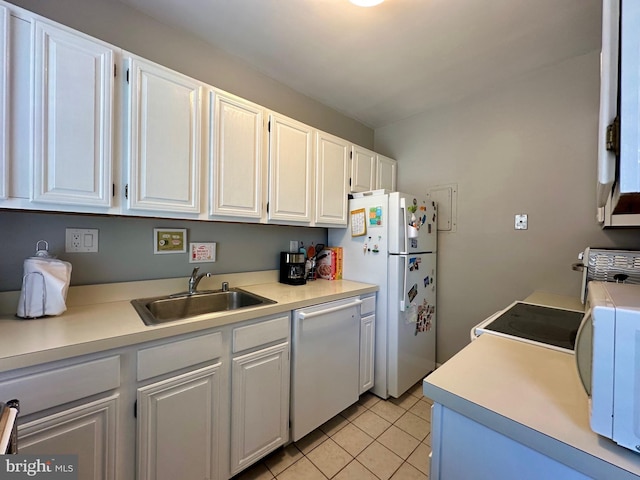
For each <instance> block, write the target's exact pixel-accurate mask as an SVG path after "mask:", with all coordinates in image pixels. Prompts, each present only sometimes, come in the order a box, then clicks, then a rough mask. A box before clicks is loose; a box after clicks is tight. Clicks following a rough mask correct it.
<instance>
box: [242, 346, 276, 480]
mask: <svg viewBox="0 0 640 480" xmlns="http://www.w3.org/2000/svg"><path fill="white" fill-rule="evenodd" d="M231 383H232V387H231V388H232V394H231V399H232V401H231V404H232V407H231V408H232V412H231V475H234V474H236V473H237V472H239V471H240V470H242V469H244V468H246V467H247V466H249V465H250V464H251V463H253V462H254V461H256V460H257V459H259V458H261V457H263V456H264V455H266V454H267V453H269V452H271V451H272V450H275V449H276V448H278V447H279V446H280V445H283V444H284V443H286V442H287V440H288V431H289V344H288V343H282V344H279V345H275V346H273V347H269V348H265V349H262V350H259V351H257V352H253V353H249V354H246V355H243V356H240V357H236V358H234V359H233V360H232V373H231Z"/></svg>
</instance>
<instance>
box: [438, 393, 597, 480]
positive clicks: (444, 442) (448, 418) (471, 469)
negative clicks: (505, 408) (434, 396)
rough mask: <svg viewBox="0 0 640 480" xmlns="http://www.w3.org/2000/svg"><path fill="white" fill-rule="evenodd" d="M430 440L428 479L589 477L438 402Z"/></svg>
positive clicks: (573, 479)
mask: <svg viewBox="0 0 640 480" xmlns="http://www.w3.org/2000/svg"><path fill="white" fill-rule="evenodd" d="M431 437H432V440H431V448H432V456H431V467H430V474H429V478H430V479H431V480H449V479H452V478H461V479H462V478H464V479H466V478H470V479H471V478H472V479H474V480H495V479H499V478H505V479H506V478H517V479H518V480H539V479H541V478H550V479H551V478H558V479H560V478H561V479H562V480H587V479H589V478H591V477H588V476H586V475H583V474H582V473H580V472H577V471H575V470H573V469H572V468H570V467H568V466H567V465H564V464H562V463H560V462H558V461H556V460H554V459H552V458H550V457H547V456H546V455H544V454H542V453H540V452H538V451H536V450H533V449H531V448H529V447H527V446H525V445H523V444H521V443H518V442H516V441H515V440H512V439H511V438H509V437H507V436H505V435H502V434H501V433H498V432H496V431H494V430H491V429H490V428H487V427H485V426H484V425H481V424H480V423H477V422H474V421H473V420H471V419H470V418H468V417H465V416H464V415H461V414H459V413H457V412H455V411H453V410H451V409H449V408H447V407H445V406H443V405H441V404H438V403H435V404H434V405H433V408H432V414H431Z"/></svg>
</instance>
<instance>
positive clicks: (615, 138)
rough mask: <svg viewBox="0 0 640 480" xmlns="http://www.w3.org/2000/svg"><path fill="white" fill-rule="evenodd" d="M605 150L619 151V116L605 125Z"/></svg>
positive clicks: (616, 152)
mask: <svg viewBox="0 0 640 480" xmlns="http://www.w3.org/2000/svg"><path fill="white" fill-rule="evenodd" d="M606 144H607V151H609V152H615V154H616V155H618V154H619V153H620V117H616V118H615V120H614V121H613V123H612V124H611V125H608V126H607V133H606Z"/></svg>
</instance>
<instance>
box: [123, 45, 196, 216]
mask: <svg viewBox="0 0 640 480" xmlns="http://www.w3.org/2000/svg"><path fill="white" fill-rule="evenodd" d="M128 63H129V105H128V107H129V109H128V132H127V133H128V143H129V144H128V150H129V178H128V185H129V192H128V200H129V203H128V207H129V208H130V209H134V210H152V211H163V212H177V213H199V212H200V167H201V163H202V159H203V149H202V142H201V137H202V131H201V129H202V117H203V113H202V90H203V87H202V84H201V83H200V82H198V81H197V80H194V79H192V78H189V77H187V76H185V75H182V74H180V73H178V72H175V71H173V70H170V69H168V68H165V67H162V66H160V65H157V64H155V63H152V62H149V61H147V60H144V59H142V58H139V57H136V56H133V55H129V62H128Z"/></svg>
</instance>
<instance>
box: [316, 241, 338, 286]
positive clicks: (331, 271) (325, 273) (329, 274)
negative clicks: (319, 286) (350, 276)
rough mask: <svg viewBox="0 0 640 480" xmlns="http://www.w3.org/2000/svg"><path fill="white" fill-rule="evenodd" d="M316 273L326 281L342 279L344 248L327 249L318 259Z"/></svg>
mask: <svg viewBox="0 0 640 480" xmlns="http://www.w3.org/2000/svg"><path fill="white" fill-rule="evenodd" d="M316 272H317V275H318V277H319V278H324V279H325V280H340V279H342V247H325V249H324V251H323V252H322V253H321V254H320V257H319V259H318V264H317V265H316Z"/></svg>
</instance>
